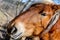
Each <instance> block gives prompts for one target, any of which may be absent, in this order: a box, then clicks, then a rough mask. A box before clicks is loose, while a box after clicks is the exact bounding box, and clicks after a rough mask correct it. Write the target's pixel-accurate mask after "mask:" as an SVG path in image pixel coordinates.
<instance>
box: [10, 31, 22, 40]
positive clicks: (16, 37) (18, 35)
mask: <svg viewBox="0 0 60 40" xmlns="http://www.w3.org/2000/svg"><path fill="white" fill-rule="evenodd" d="M21 37H22V32H21V33H19V34H16V35H11V38H13V39H19V38H21Z"/></svg>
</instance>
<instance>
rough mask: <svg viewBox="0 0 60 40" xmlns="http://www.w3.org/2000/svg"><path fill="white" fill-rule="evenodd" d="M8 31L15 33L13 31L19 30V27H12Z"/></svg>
mask: <svg viewBox="0 0 60 40" xmlns="http://www.w3.org/2000/svg"><path fill="white" fill-rule="evenodd" d="M7 31H8V33H9V34H13V33H16V32H17V28H16V27H11V28H9V29H7Z"/></svg>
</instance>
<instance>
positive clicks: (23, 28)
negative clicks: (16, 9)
mask: <svg viewBox="0 0 60 40" xmlns="http://www.w3.org/2000/svg"><path fill="white" fill-rule="evenodd" d="M59 9H60V6H59V5H48V4H35V5H32V6H31V7H30V8H29V9H28V10H27V11H25V12H23V13H21V14H20V15H19V16H17V17H16V18H15V19H13V20H12V21H11V22H10V23H9V25H8V28H7V31H8V34H9V35H10V36H11V37H12V38H14V39H18V38H21V37H22V40H25V37H29V36H32V37H33V40H40V39H43V40H49V39H50V38H51V40H59V39H60V38H59V35H60V34H59V33H60V31H59V30H60V29H59V28H60V25H59V24H60V20H58V22H57V23H56V24H55V25H54V26H52V29H51V30H49V31H48V32H47V33H45V34H44V35H43V36H42V37H41V35H42V33H43V32H44V31H45V29H46V28H47V27H49V26H48V24H49V23H50V21H51V18H52V17H53V15H54V14H55V12H56V11H57V10H59Z"/></svg>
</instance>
